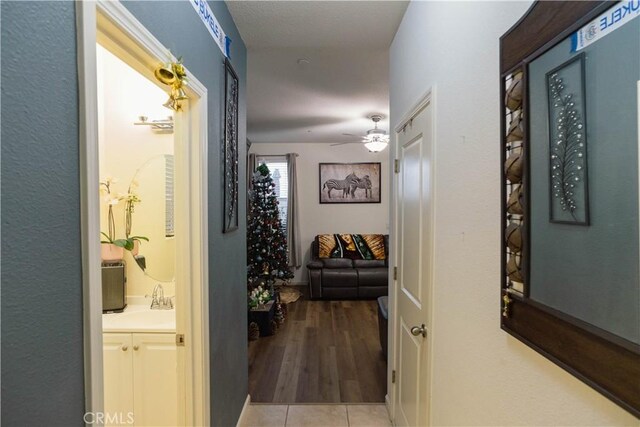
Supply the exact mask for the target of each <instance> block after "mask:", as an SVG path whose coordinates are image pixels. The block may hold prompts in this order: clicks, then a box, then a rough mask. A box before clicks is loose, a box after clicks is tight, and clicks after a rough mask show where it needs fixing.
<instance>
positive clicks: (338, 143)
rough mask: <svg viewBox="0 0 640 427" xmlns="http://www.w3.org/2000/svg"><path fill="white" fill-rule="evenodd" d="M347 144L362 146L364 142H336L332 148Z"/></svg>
mask: <svg viewBox="0 0 640 427" xmlns="http://www.w3.org/2000/svg"><path fill="white" fill-rule="evenodd" d="M345 144H362V141H345V142H336V143H335V144H331V146H332V147H335V146H337V145H345Z"/></svg>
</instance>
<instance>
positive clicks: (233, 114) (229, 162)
mask: <svg viewBox="0 0 640 427" xmlns="http://www.w3.org/2000/svg"><path fill="white" fill-rule="evenodd" d="M224 69H225V78H224V87H225V90H224V124H223V127H224V132H223V141H222V158H223V163H224V167H223V174H224V175H223V180H222V182H223V184H222V185H223V189H222V194H223V203H222V206H223V215H222V220H223V226H222V232H223V233H230V232H232V231H234V230H237V229H238V196H239V192H238V92H239V83H238V75H237V74H236V72H235V71H234V70H233V67H232V66H231V63H230V62H229V59H225V61H224Z"/></svg>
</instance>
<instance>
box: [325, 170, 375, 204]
mask: <svg viewBox="0 0 640 427" xmlns="http://www.w3.org/2000/svg"><path fill="white" fill-rule="evenodd" d="M381 168H382V164H381V163H380V162H363V163H320V164H319V166H318V172H319V185H318V190H319V191H318V199H319V202H320V204H352V203H381V201H382V187H381V182H382V180H381V175H382V173H381V172H382V171H381Z"/></svg>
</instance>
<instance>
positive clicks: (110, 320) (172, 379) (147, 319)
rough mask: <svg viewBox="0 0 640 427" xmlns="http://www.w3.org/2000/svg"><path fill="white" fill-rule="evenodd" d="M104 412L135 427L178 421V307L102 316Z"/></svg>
mask: <svg viewBox="0 0 640 427" xmlns="http://www.w3.org/2000/svg"><path fill="white" fill-rule="evenodd" d="M102 319H103V350H104V351H103V354H104V385H105V388H104V391H105V392H104V411H105V413H106V414H117V415H118V416H119V419H121V420H127V417H129V414H132V415H131V416H130V417H129V418H130V419H131V418H132V419H133V424H131V425H135V426H163V425H166V426H175V425H177V424H178V411H177V395H178V377H177V345H176V333H175V330H176V326H175V325H176V323H175V310H151V309H150V307H149V305H148V304H131V303H130V304H129V305H128V306H127V308H126V309H125V310H124V312H122V313H114V314H104V315H103V317H102Z"/></svg>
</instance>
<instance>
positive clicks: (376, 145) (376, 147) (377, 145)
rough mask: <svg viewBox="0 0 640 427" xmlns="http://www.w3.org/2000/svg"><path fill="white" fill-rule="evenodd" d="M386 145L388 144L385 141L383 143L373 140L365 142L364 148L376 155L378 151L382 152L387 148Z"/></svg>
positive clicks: (379, 140) (380, 140)
mask: <svg viewBox="0 0 640 427" xmlns="http://www.w3.org/2000/svg"><path fill="white" fill-rule="evenodd" d="M387 139H388V138H387ZM387 145H388V142H387V141H383V140H382V139H374V140H372V141H369V142H366V143H365V144H364V146H365V147H366V148H367V150H369V151H371V152H373V153H377V152H379V151H382V150H384V149H385V148H387Z"/></svg>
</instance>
